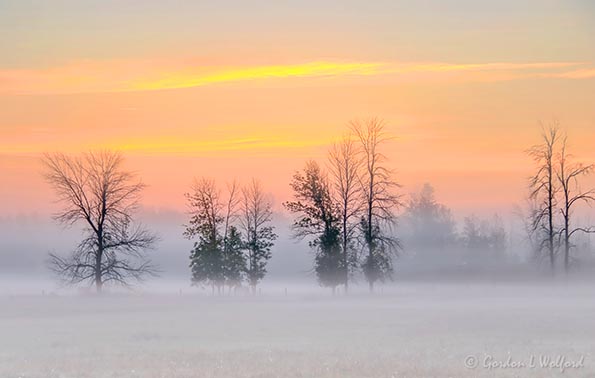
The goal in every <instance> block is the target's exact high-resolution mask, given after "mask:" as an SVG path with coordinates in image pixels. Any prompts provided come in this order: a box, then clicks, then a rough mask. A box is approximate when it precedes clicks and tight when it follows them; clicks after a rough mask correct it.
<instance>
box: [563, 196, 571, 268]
mask: <svg viewBox="0 0 595 378" xmlns="http://www.w3.org/2000/svg"><path fill="white" fill-rule="evenodd" d="M566 211H567V213H566V214H567V215H566V217H565V218H566V219H564V228H565V230H564V272H565V273H566V275H568V268H569V264H570V233H569V231H568V227H569V225H570V222H569V220H568V216H569V215H568V214H569V213H568V207H567V208H566Z"/></svg>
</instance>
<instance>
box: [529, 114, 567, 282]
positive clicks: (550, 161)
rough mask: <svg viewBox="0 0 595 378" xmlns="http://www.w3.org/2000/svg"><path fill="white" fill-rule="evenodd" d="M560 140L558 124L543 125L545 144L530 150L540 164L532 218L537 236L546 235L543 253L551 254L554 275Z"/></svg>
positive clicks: (532, 187)
mask: <svg viewBox="0 0 595 378" xmlns="http://www.w3.org/2000/svg"><path fill="white" fill-rule="evenodd" d="M559 139H560V132H559V129H558V123H557V122H554V123H552V124H551V125H549V126H547V127H545V126H543V132H542V143H541V144H538V145H535V146H533V147H531V149H529V151H528V153H529V155H530V156H531V157H532V158H533V160H534V161H535V163H536V165H537V172H536V173H535V174H534V175H533V176H532V177H531V179H530V182H529V188H530V194H529V197H530V199H531V200H532V201H533V203H534V204H535V208H534V209H533V212H532V214H531V215H530V217H531V225H532V231H533V232H534V233H535V234H536V235H544V236H545V237H544V238H542V240H540V241H539V242H538V248H539V250H540V251H543V250H544V249H545V250H546V251H547V256H548V257H549V262H550V268H551V270H552V274H553V273H554V272H555V255H556V245H555V241H554V238H555V235H556V230H555V222H554V217H555V214H554V211H555V207H556V194H557V192H558V186H557V185H556V184H557V182H556V173H555V167H554V164H555V161H554V158H555V153H556V147H557V145H558V142H559Z"/></svg>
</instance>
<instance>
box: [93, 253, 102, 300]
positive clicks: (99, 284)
mask: <svg viewBox="0 0 595 378" xmlns="http://www.w3.org/2000/svg"><path fill="white" fill-rule="evenodd" d="M102 255H103V251H102V249H100V250H99V251H97V255H95V290H96V291H97V293H98V294H99V293H101V291H102V289H103V279H102V277H101V256H102Z"/></svg>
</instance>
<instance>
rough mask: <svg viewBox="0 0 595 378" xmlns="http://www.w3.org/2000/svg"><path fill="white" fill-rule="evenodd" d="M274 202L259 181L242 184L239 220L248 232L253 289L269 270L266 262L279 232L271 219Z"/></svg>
mask: <svg viewBox="0 0 595 378" xmlns="http://www.w3.org/2000/svg"><path fill="white" fill-rule="evenodd" d="M272 216H273V211H272V203H271V200H270V199H269V198H268V197H267V195H266V194H265V193H264V192H263V190H262V187H261V186H260V183H259V182H258V181H257V180H256V179H253V180H252V182H251V183H250V184H249V185H247V186H246V187H244V188H243V190H242V200H241V211H240V224H241V227H242V229H243V231H244V234H245V240H244V247H245V249H246V251H247V254H248V255H247V258H246V260H247V267H246V275H247V279H248V283H249V284H250V287H251V288H252V293H253V294H256V285H257V284H258V283H259V282H260V280H262V279H263V278H264V276H265V274H266V273H267V270H266V265H267V262H268V260H269V259H270V258H271V248H272V247H273V245H274V241H275V239H277V235H276V234H275V233H274V227H273V226H272V225H271V222H272Z"/></svg>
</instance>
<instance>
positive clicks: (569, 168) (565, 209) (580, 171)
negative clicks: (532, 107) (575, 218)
mask: <svg viewBox="0 0 595 378" xmlns="http://www.w3.org/2000/svg"><path fill="white" fill-rule="evenodd" d="M571 158H572V156H571V155H569V154H568V151H567V138H566V137H564V139H563V141H562V147H561V151H560V156H559V158H558V169H557V172H556V173H557V178H558V183H559V185H560V190H561V193H562V206H561V209H560V211H561V213H562V217H563V226H562V229H561V230H560V234H561V235H562V238H563V243H564V271H565V272H566V273H568V269H569V265H570V249H571V248H572V246H573V244H572V242H571V238H572V236H573V235H574V234H576V233H577V232H583V233H595V228H593V227H590V226H589V227H574V228H573V226H572V211H573V210H574V208H575V207H576V205H578V204H579V203H580V202H584V203H592V202H595V190H593V189H590V190H586V191H583V190H581V188H580V185H579V182H578V180H579V178H580V177H582V176H585V175H588V174H590V173H591V172H592V171H593V168H594V166H593V165H592V164H591V165H583V164H580V163H572V162H571V161H570V159H571Z"/></svg>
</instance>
